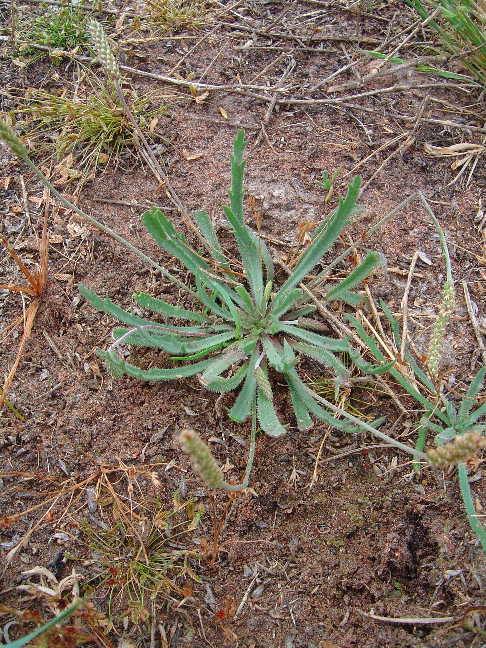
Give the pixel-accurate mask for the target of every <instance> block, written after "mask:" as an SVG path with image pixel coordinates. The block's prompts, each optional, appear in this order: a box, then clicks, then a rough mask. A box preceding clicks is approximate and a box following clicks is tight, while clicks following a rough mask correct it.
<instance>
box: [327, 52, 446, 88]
mask: <svg viewBox="0 0 486 648" xmlns="http://www.w3.org/2000/svg"><path fill="white" fill-rule="evenodd" d="M447 59H448V57H447V56H445V55H444V54H435V55H433V56H419V57H417V58H415V59H413V60H411V61H406V62H405V63H400V64H398V65H395V67H393V68H390V69H388V70H382V71H381V72H371V73H370V74H367V75H366V76H364V77H363V78H362V79H361V81H349V83H343V84H341V85H340V86H332V87H331V88H328V89H327V92H341V91H342V90H351V89H354V88H361V87H363V85H364V84H365V83H366V82H367V81H372V80H375V79H380V78H383V77H385V76H391V75H393V74H397V73H399V72H403V71H404V70H407V69H409V68H411V67H414V66H415V65H420V64H422V63H430V62H433V61H437V62H438V63H442V62H443V61H447ZM359 62H361V61H356V63H359Z"/></svg>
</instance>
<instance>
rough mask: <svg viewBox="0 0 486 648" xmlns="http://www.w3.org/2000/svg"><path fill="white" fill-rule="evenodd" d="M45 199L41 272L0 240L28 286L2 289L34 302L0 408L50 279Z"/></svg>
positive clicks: (4, 287) (25, 320)
mask: <svg viewBox="0 0 486 648" xmlns="http://www.w3.org/2000/svg"><path fill="white" fill-rule="evenodd" d="M44 199H45V201H46V203H45V204H46V207H45V209H44V218H43V223H42V235H41V238H40V241H39V270H38V271H37V272H36V273H32V272H30V270H29V269H28V268H26V266H25V265H24V263H22V260H21V259H20V257H19V256H18V255H17V253H16V252H15V251H14V250H13V249H12V248H11V247H10V246H9V245H8V243H7V241H6V240H5V239H4V238H2V239H0V240H1V242H2V243H3V245H4V246H5V249H6V250H7V252H8V254H9V256H10V258H11V259H13V260H14V261H15V263H16V264H17V267H18V268H19V270H20V271H21V272H22V274H23V275H24V277H25V278H26V280H27V284H26V285H25V286H16V285H0V288H1V289H3V290H14V291H18V292H22V293H24V294H26V295H29V296H31V297H33V298H34V299H33V301H32V302H31V303H30V304H29V306H28V307H27V309H26V311H25V314H24V330H23V333H22V337H21V339H20V343H19V347H18V349H17V355H16V356H15V360H14V363H13V365H12V367H11V369H10V371H9V372H8V374H7V377H6V378H5V381H4V383H3V388H2V390H1V393H0V407H3V405H4V404H5V402H6V400H5V397H6V395H7V393H8V390H9V389H10V387H11V385H12V382H13V379H14V377H15V374H16V372H17V368H18V366H19V364H20V361H21V359H22V355H23V353H24V349H25V346H26V344H27V342H28V340H29V338H30V336H31V335H32V329H33V326H34V322H35V317H36V315H37V311H38V310H39V306H40V304H41V297H42V294H43V293H44V290H45V288H46V285H47V278H48V261H49V241H48V238H47V205H48V201H47V196H46V194H44ZM16 324H17V320H15V321H14V326H10V327H9V326H7V328H9V329H10V330H12V328H14V327H15V325H16Z"/></svg>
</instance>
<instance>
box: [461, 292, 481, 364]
mask: <svg viewBox="0 0 486 648" xmlns="http://www.w3.org/2000/svg"><path fill="white" fill-rule="evenodd" d="M461 283H462V289H463V291H464V297H465V299H466V306H467V312H468V313H469V319H470V320H471V324H472V327H473V329H474V335H475V336H476V340H477V343H478V347H479V349H480V351H481V357H482V359H483V362H484V364H485V365H486V346H485V344H484V340H483V336H482V335H481V331H480V329H479V324H478V320H477V319H476V315H475V313H474V308H473V305H472V302H471V295H470V294H469V288H468V286H467V283H466V282H465V281H462V282H461Z"/></svg>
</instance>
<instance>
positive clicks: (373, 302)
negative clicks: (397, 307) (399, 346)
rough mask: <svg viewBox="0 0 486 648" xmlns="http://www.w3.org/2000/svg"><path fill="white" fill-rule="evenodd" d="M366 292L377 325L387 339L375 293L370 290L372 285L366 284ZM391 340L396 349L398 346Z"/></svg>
mask: <svg viewBox="0 0 486 648" xmlns="http://www.w3.org/2000/svg"><path fill="white" fill-rule="evenodd" d="M365 292H366V296H367V298H368V302H369V304H370V308H371V312H372V313H373V317H374V318H375V322H376V325H377V327H378V329H379V331H380V333H381V335H382V337H383V339H385V338H386V334H385V330H384V329H383V324H382V323H381V319H380V316H379V314H378V309H377V308H376V304H375V300H374V299H373V295H372V294H371V290H370V287H369V286H368V284H366V285H365ZM390 342H391V346H392V347H393V348H394V349H395V348H396V347H395V344H394V342H393V340H390Z"/></svg>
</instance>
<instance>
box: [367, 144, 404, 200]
mask: <svg viewBox="0 0 486 648" xmlns="http://www.w3.org/2000/svg"><path fill="white" fill-rule="evenodd" d="M414 142H415V137H411V136H409V137H407V139H406V140H405V141H404V142H402V144H400V146H399V147H398V148H397V149H396V151H393V152H392V153H390V155H389V156H388V157H387V158H385V160H383V162H382V163H381V164H380V166H379V167H378V168H377V169H376V171H375V172H374V173H373V175H372V176H371V178H369V179H368V180H367V181H366V182H365V183H364V185H363V187H362V189H361V191H365V190H366V189H368V187H369V186H370V184H371V183H372V182H373V180H374V179H375V178H376V176H377V175H378V174H379V173H380V171H381V170H382V169H383V168H384V167H385V166H386V165H387V164H388V162H389V161H390V160H391V159H392V158H393V157H394V156H395V155H397V154H398V153H402V152H403V151H406V150H407V149H408V148H410V147H411V146H412V144H413V143H414Z"/></svg>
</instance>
